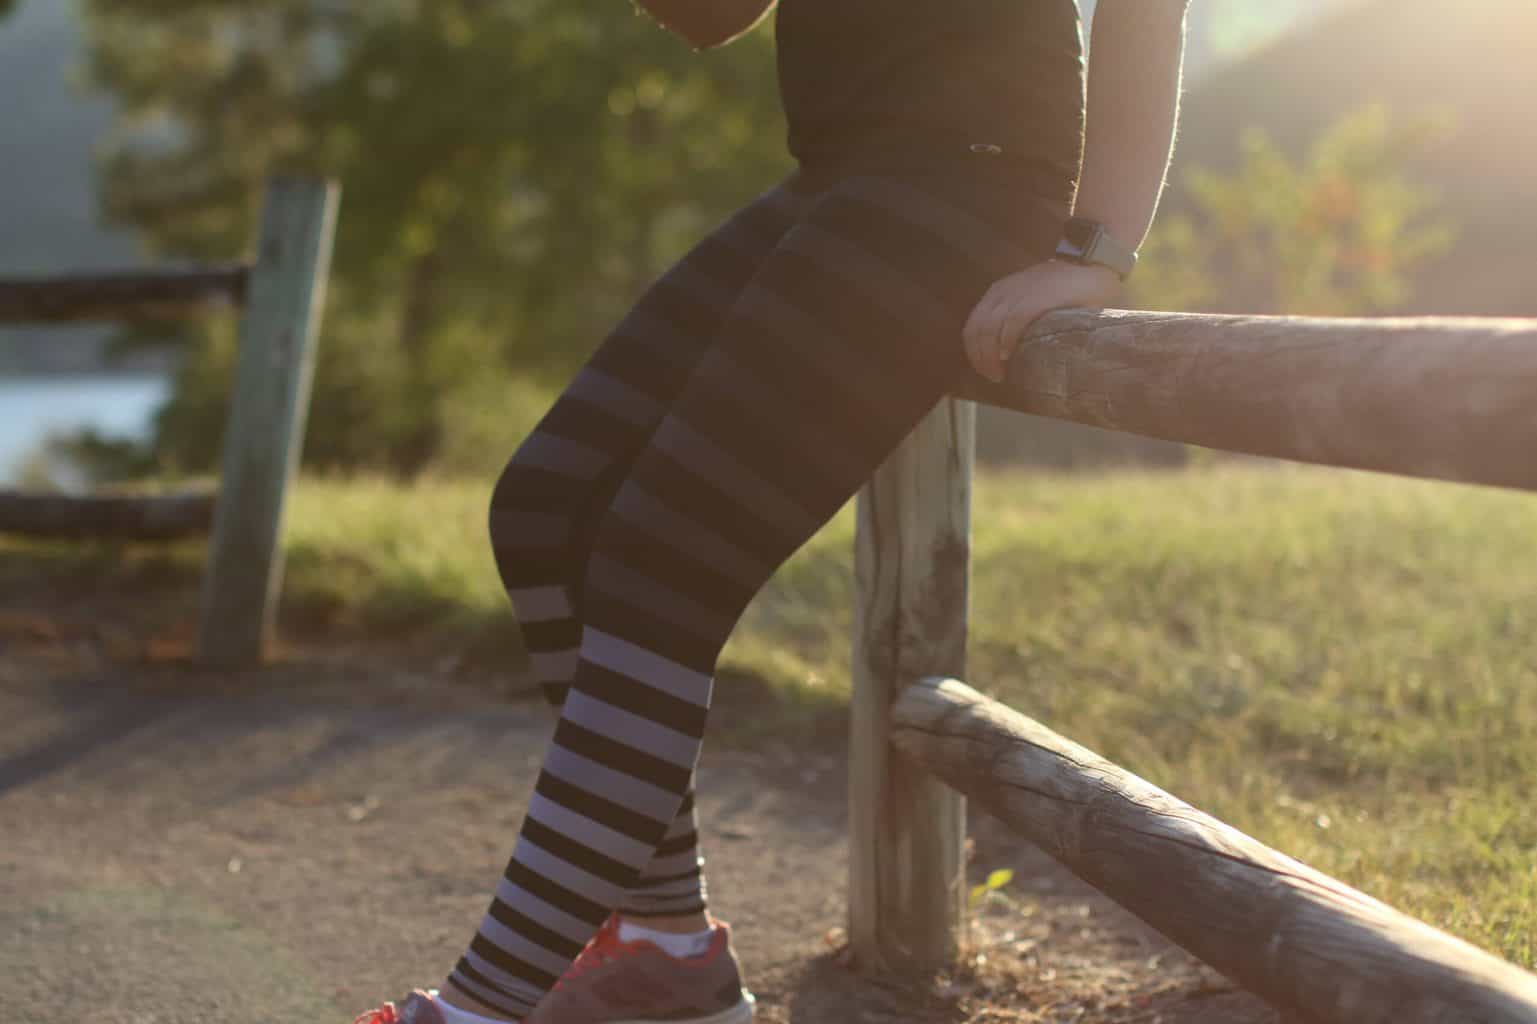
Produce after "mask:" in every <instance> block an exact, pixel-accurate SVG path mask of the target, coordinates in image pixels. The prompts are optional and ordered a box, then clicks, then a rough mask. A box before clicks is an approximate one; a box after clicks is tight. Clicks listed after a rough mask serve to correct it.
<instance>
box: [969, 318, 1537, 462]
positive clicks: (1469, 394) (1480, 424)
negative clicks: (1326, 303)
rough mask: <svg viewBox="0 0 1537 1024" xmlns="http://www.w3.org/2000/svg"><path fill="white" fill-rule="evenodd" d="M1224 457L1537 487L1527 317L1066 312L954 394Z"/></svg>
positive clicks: (1535, 357) (1535, 324)
mask: <svg viewBox="0 0 1537 1024" xmlns="http://www.w3.org/2000/svg"><path fill="white" fill-rule="evenodd" d="M960 397H963V398H972V399H976V400H977V401H981V402H986V403H988V404H990V405H998V406H1002V407H1004V408H1006V409H1014V410H1017V411H1019V412H1028V413H1038V414H1040V415H1043V416H1051V417H1054V418H1056V419H1064V420H1072V421H1074V422H1077V423H1087V424H1089V425H1091V426H1096V427H1106V428H1108V429H1111V430H1119V431H1124V432H1126V433H1131V434H1143V435H1146V436H1148V437H1158V438H1163V439H1165V440H1169V441H1185V442H1188V443H1190V444H1198V445H1204V446H1206V447H1208V448H1221V449H1224V450H1226V451H1234V452H1248V453H1251V454H1255V455H1271V456H1275V457H1277V458H1282V459H1295V460H1298V461H1301V462H1316V463H1321V464H1324V465H1328V466H1346V467H1353V468H1358V469H1375V470H1382V471H1385V472H1389V473H1400V474H1404V475H1407V476H1417V477H1429V478H1433V479H1440V480H1460V481H1464V482H1466V483H1478V484H1496V485H1499V486H1503V487H1519V488H1523V489H1526V490H1537V416H1534V415H1532V410H1533V408H1534V404H1533V403H1534V402H1537V320H1514V319H1508V320H1507V319H1495V318H1483V319H1480V318H1474V317H1463V318H1450V317H1419V318H1396V319H1395V318H1381V319H1313V318H1308V317H1281V316H1273V317H1264V316H1214V315H1207V314H1198V313H1127V312H1117V311H1110V310H1107V311H1104V312H1089V311H1085V310H1067V311H1063V312H1057V313H1051V314H1048V315H1047V316H1045V317H1042V318H1041V320H1040V321H1038V322H1037V324H1036V326H1035V329H1034V330H1033V331H1032V332H1031V334H1030V337H1029V338H1028V339H1027V340H1026V341H1025V342H1024V344H1022V345H1021V346H1020V347H1019V349H1018V351H1017V352H1016V353H1015V355H1014V358H1013V359H1012V360H1010V364H1009V374H1008V378H1007V379H1006V380H1005V381H1004V382H1003V383H1002V384H992V383H991V382H989V381H986V380H984V379H983V378H981V377H975V376H974V377H973V378H971V380H970V381H969V382H968V385H967V387H966V388H965V389H964V390H963V392H962V393H961V394H960Z"/></svg>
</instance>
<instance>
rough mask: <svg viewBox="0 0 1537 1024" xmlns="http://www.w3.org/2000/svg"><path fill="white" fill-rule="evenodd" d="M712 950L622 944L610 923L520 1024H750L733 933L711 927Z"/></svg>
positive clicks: (720, 925) (614, 920) (719, 924)
mask: <svg viewBox="0 0 1537 1024" xmlns="http://www.w3.org/2000/svg"><path fill="white" fill-rule="evenodd" d="M710 925H711V927H710V930H711V932H712V935H711V936H710V946H709V948H708V949H707V950H706V951H705V952H703V953H701V954H699V955H698V956H690V957H674V956H671V955H669V954H667V953H666V952H664V951H663V950H662V949H661V948H660V947H658V946H657V945H656V944H655V943H652V942H647V941H645V940H641V941H638V942H621V941H620V940H619V918H618V916H617V915H616V916H613V917H610V918H609V919H608V920H607V921H606V922H604V924H603V927H602V928H600V929H598V934H597V935H595V936H593V939H592V941H591V942H589V943H588V944H587V946H586V948H585V949H583V950H582V952H581V955H579V956H578V957H577V958H576V960H575V961H574V962H573V963H572V964H571V966H570V968H568V969H567V971H566V973H565V974H563V975H561V978H560V980H559V981H557V982H556V983H555V987H554V988H553V989H551V990H550V992H549V994H548V995H546V996H545V997H544V999H542V1000H541V1001H540V1003H539V1006H538V1007H537V1008H536V1009H535V1010H534V1012H533V1013H531V1014H529V1016H528V1017H526V1018H524V1024H653V1022H656V1024H660V1022H663V1021H665V1022H667V1024H751V1021H752V1019H753V1003H754V1002H755V1000H754V999H753V995H752V993H751V992H748V991H747V990H746V989H745V988H744V987H743V986H742V972H741V965H740V964H739V963H738V962H737V958H736V951H735V950H733V949H732V947H731V928H730V926H729V925H728V924H726V922H724V921H720V920H716V919H714V918H712V919H711V921H710Z"/></svg>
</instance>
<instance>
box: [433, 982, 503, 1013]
mask: <svg viewBox="0 0 1537 1024" xmlns="http://www.w3.org/2000/svg"><path fill="white" fill-rule="evenodd" d="M432 999H433V1002H435V1003H437V1004H438V1008H439V1009H442V1010H448V1011H457V1012H458V1013H463V1014H472V1015H474V1016H476V1017H479V1018H482V1019H484V1020H491V1021H506V1022H508V1024H512V1022H513V1018H511V1017H509V1016H507V1015H506V1014H504V1013H502V1012H501V1011H499V1010H496V1009H493V1008H492V1007H489V1006H487V1005H486V1004H485V1003H483V1002H481V1001H480V1000H479V999H476V998H475V997H474V996H472V995H470V994H469V993H468V992H466V991H465V990H464V989H462V988H460V987H459V986H458V985H455V984H454V982H453V979H452V978H450V979H448V980H447V981H445V982H443V987H442V988H439V989H435V990H434V991H433V993H432ZM448 1024H456V1022H455V1021H454V1020H452V1019H450V1020H449V1021H448Z"/></svg>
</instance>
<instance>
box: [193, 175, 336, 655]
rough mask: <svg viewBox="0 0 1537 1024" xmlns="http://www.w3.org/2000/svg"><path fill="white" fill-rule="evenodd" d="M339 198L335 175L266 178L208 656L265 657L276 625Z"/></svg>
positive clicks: (215, 546)
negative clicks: (287, 521) (291, 492)
mask: <svg viewBox="0 0 1537 1024" xmlns="http://www.w3.org/2000/svg"><path fill="white" fill-rule="evenodd" d="M336 205H337V189H336V186H335V185H332V184H330V183H327V182H321V181H306V180H298V179H282V178H278V179H274V180H273V181H272V182H270V183H269V184H268V186H267V195H266V201H265V204H264V207H263V211H262V221H261V225H262V226H261V234H260V237H259V239H258V242H257V257H256V263H255V265H254V266H253V267H252V268H251V277H250V282H249V284H248V293H247V296H246V312H245V316H244V318H243V319H242V321H241V327H240V354H239V358H238V361H237V363H236V366H235V382H234V393H233V394H232V395H231V398H230V410H229V420H228V424H229V425H228V427H227V428H226V430H225V437H224V458H223V469H222V471H221V474H220V478H219V506H218V514H217V515H216V516H215V520H214V531H213V542H212V547H211V550H210V552H209V559H208V566H207V570H206V572H205V575H204V580H203V599H202V625H201V631H200V635H199V645H198V649H199V656H200V657H201V658H202V659H203V660H204V661H205V662H208V663H211V664H221V665H240V664H254V663H256V662H259V661H260V660H261V658H262V653H263V650H264V647H265V643H266V639H267V635H268V633H269V632H270V630H271V627H272V622H273V617H274V613H275V611H276V607H277V595H278V590H279V588H280V586H281V584H282V577H283V551H282V547H281V544H280V543H279V542H280V539H281V537H282V532H283V518H284V510H285V501H284V499H285V496H286V494H287V491H288V486H289V483H290V481H291V480H292V479H293V475H294V471H295V469H296V468H297V467H298V462H299V452H300V449H301V448H302V447H303V440H304V423H305V418H306V415H307V413H308V411H309V393H310V380H311V378H312V377H313V375H314V367H315V336H316V333H317V328H318V325H319V321H320V311H321V307H322V306H323V304H324V300H325V283H326V273H327V268H328V266H329V264H330V258H331V240H332V234H333V232H334V228H335V223H336Z"/></svg>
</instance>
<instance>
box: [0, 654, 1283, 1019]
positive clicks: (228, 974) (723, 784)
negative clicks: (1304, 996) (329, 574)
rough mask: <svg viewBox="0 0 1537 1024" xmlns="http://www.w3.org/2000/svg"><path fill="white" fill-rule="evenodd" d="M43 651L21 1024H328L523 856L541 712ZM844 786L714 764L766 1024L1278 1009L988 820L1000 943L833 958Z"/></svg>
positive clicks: (0, 789)
mask: <svg viewBox="0 0 1537 1024" xmlns="http://www.w3.org/2000/svg"><path fill="white" fill-rule="evenodd" d="M36 640H37V638H32V640H31V641H29V640H28V639H27V638H25V637H24V638H22V639H21V640H20V641H18V639H17V637H16V636H14V635H12V636H9V637H7V636H6V635H5V633H4V631H0V645H3V646H0V721H3V722H4V726H3V729H0V830H3V832H0V834H3V835H4V842H3V843H0V995H3V997H4V998H3V1000H0V1001H3V1004H4V1005H5V1006H6V1007H7V1008H8V1010H9V1011H10V1012H11V1013H15V1012H17V1010H16V1008H21V1009H20V1012H21V1016H20V1017H16V1018H14V1019H18V1020H21V1019H25V1020H28V1021H38V1022H81V1024H87V1022H89V1024H151V1022H154V1024H193V1022H196V1024H208V1022H213V1021H218V1022H220V1024H247V1022H250V1024H256V1022H267V1024H270V1022H275V1021H285V1022H286V1021H303V1022H316V1024H320V1022H339V1021H344V1020H347V1021H350V1020H351V1018H352V1015H353V1014H355V1013H357V1012H360V1011H361V1010H362V1009H364V1008H366V1007H367V1006H370V1005H373V1003H374V1002H375V1001H376V1000H377V999H378V998H380V997H392V996H396V995H398V994H400V993H401V992H403V991H404V990H405V989H406V988H408V987H410V986H413V985H421V984H436V983H437V982H438V981H439V980H440V979H441V977H442V975H443V973H444V972H445V970H446V969H447V968H448V967H449V966H450V965H451V964H452V963H453V960H454V959H455V957H456V956H457V955H458V953H459V951H460V949H461V948H462V945H463V944H464V942H465V941H466V940H467V939H468V938H469V937H470V935H471V933H472V931H473V929H474V927H475V925H476V924H477V922H478V921H479V918H480V915H481V913H482V911H483V910H484V908H485V903H486V899H487V895H488V893H489V891H490V888H491V886H492V883H493V882H494V880H495V879H496V877H497V876H498V874H499V872H500V871H501V868H502V866H503V864H504V862H505V859H506V856H507V852H508V850H509V848H510V843H511V841H512V838H513V836H514V834H515V830H516V827H517V823H518V820H519V817H520V811H521V807H522V802H523V800H524V799H526V796H527V792H528V789H529V787H530V786H531V785H532V782H533V776H534V772H535V769H536V765H537V762H538V759H539V757H540V755H541V753H542V751H543V747H544V743H545V739H546V735H547V731H548V728H549V717H548V714H547V712H546V711H545V710H544V708H543V705H542V704H540V703H537V702H527V701H524V702H509V701H507V700H505V699H497V698H495V697H493V696H492V695H489V694H487V693H485V692H484V691H483V690H476V689H473V688H467V687H464V686H454V685H453V684H451V683H445V682H444V681H443V680H441V679H438V678H434V676H433V673H432V672H431V671H430V670H425V669H423V670H415V669H407V668H402V667H401V666H400V665H399V664H398V663H395V664H391V665H390V666H388V667H386V666H384V665H381V664H373V665H370V664H368V663H367V662H366V661H360V660H359V659H358V658H356V657H352V656H348V657H345V658H335V657H325V656H319V655H316V654H314V653H313V652H312V653H310V654H300V655H297V656H294V657H293V658H292V659H291V660H289V661H288V662H286V663H284V664H282V665H279V666H276V667H274V668H271V669H267V670H264V671H262V672H259V673H252V674H247V675H237V676H214V675H211V674H209V675H200V674H198V673H196V672H193V671H192V670H189V669H186V668H175V667H165V666H153V665H138V666H125V665H122V664H115V665H114V664H110V663H108V662H106V661H104V660H103V659H101V658H100V657H98V656H96V655H93V654H92V653H91V652H90V651H86V650H82V649H78V648H71V647H68V646H67V645H65V646H64V647H61V646H60V645H59V644H58V643H57V638H56V637H55V638H48V640H47V642H41V641H38V642H32V641H36ZM843 779H844V766H843V764H842V763H840V761H839V760H838V759H837V757H836V755H835V753H828V754H814V753H804V752H800V753H797V752H793V751H791V750H790V749H788V748H786V747H780V746H775V745H773V744H769V745H767V746H764V747H759V748H755V749H752V750H711V749H707V752H706V754H705V757H704V761H703V764H702V766H701V781H700V803H701V808H702V814H703V821H704V823H705V824H704V843H705V854H706V857H707V858H708V862H709V868H710V877H711V880H712V897H713V902H714V909H715V911H716V913H718V914H719V915H720V916H722V917H724V918H726V919H727V920H729V921H731V922H732V923H733V926H734V928H735V932H736V935H737V937H738V938H737V942H738V947H739V950H740V952H741V954H742V956H743V959H744V962H745V964H746V966H747V970H748V972H749V984H750V985H751V987H752V988H753V989H754V990H755V991H756V992H757V994H758V996H759V1000H760V1002H759V1006H760V1007H761V1011H762V1012H761V1013H760V1016H759V1019H760V1021H763V1022H767V1024H781V1022H792V1021H793V1022H795V1024H823V1022H826V1024H834V1022H837V1024H843V1022H878V1021H882V1022H883V1021H892V1022H895V1021H913V1022H925V1024H938V1022H954V1021H962V1020H976V1021H1020V1022H1026V1021H1053V1022H1055V1021H1107V1022H1119V1024H1132V1022H1137V1024H1151V1022H1155V1021H1163V1022H1168V1024H1176V1022H1177V1024H1199V1022H1213V1021H1241V1022H1249V1024H1261V1022H1265V1024H1275V1022H1276V1021H1277V1020H1278V1018H1277V1017H1276V1016H1275V1015H1274V1014H1272V1013H1270V1012H1269V1011H1267V1010H1265V1009H1263V1008H1262V1007H1260V1006H1259V1005H1258V1004H1256V1003H1255V1002H1254V1001H1252V1000H1250V999H1248V998H1247V997H1244V996H1242V995H1240V994H1238V993H1235V992H1234V991H1233V989H1232V987H1231V986H1230V985H1229V984H1228V983H1227V982H1226V981H1224V980H1223V979H1221V978H1220V977H1219V976H1217V975H1216V974H1214V973H1213V972H1211V971H1209V970H1207V969H1205V968H1203V967H1201V966H1200V965H1198V964H1195V963H1193V962H1192V961H1191V960H1190V959H1189V958H1188V957H1186V956H1185V955H1184V954H1182V953H1180V952H1179V951H1178V950H1176V949H1173V948H1172V947H1170V946H1168V945H1167V944H1166V943H1165V942H1164V941H1163V940H1162V939H1160V938H1159V937H1158V936H1157V935H1155V934H1153V933H1151V932H1149V931H1148V930H1147V929H1145V928H1143V927H1141V926H1140V925H1138V924H1137V923H1136V922H1135V921H1134V920H1132V919H1130V918H1129V917H1127V916H1126V915H1124V914H1122V913H1120V912H1119V911H1117V910H1115V909H1114V908H1113V907H1112V906H1110V905H1109V904H1108V903H1106V902H1105V901H1103V900H1102V899H1100V898H1099V897H1098V896H1097V895H1095V894H1094V893H1093V892H1092V890H1089V889H1087V888H1086V887H1084V886H1082V885H1081V884H1079V883H1077V882H1076V881H1074V880H1073V879H1072V878H1071V877H1069V876H1067V875H1066V874H1065V873H1063V872H1061V871H1060V870H1058V869H1056V868H1055V867H1054V866H1052V865H1051V864H1050V862H1049V861H1047V860H1046V859H1045V858H1044V857H1043V856H1042V855H1041V854H1039V853H1038V852H1036V851H1034V848H1033V847H1030V846H1028V845H1027V844H1023V843H1019V842H1017V841H1014V840H1013V839H1011V838H1009V837H1006V836H1005V835H1004V834H1003V833H1002V832H1001V830H999V829H997V828H996V826H995V825H994V823H992V822H990V821H981V822H978V823H976V824H975V825H974V827H973V832H974V842H975V857H974V861H973V865H972V866H973V872H974V874H975V875H976V877H977V878H978V879H980V878H981V877H984V876H985V875H986V873H987V872H988V871H990V870H993V869H996V868H1001V867H1009V868H1012V869H1013V870H1014V871H1015V877H1016V881H1015V882H1014V883H1013V884H1012V885H1011V886H1010V887H1009V889H1008V890H1007V891H1008V894H1009V896H1010V899H1011V900H1012V902H1013V904H1014V905H1013V906H1007V905H1005V904H1004V903H1003V902H1002V901H995V903H994V904H992V905H990V906H989V907H987V908H985V909H984V912H983V913H982V914H981V916H980V918H979V921H978V925H977V928H976V945H977V951H978V952H979V953H980V960H979V961H977V962H975V964H974V967H973V968H972V969H968V970H963V971H960V972H958V974H957V975H956V976H955V977H953V978H949V979H940V980H939V981H938V983H937V984H935V985H932V986H929V987H928V988H927V989H918V988H913V987H904V986H901V985H896V984H882V983H876V982H871V981H866V980H861V979H860V978H858V977H856V976H855V975H853V974H852V973H850V972H849V971H847V970H845V969H843V968H842V967H840V966H839V963H840V957H839V956H838V955H837V952H836V947H837V944H838V939H839V932H838V928H839V926H840V925H841V924H842V919H843V914H844V903H843V900H844V889H845V882H846V879H845V872H846V870H847V861H846V847H845V808H844V804H843V793H844V785H843ZM1151 881H1152V880H1150V883H1151ZM8 1019H10V1018H8Z"/></svg>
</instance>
